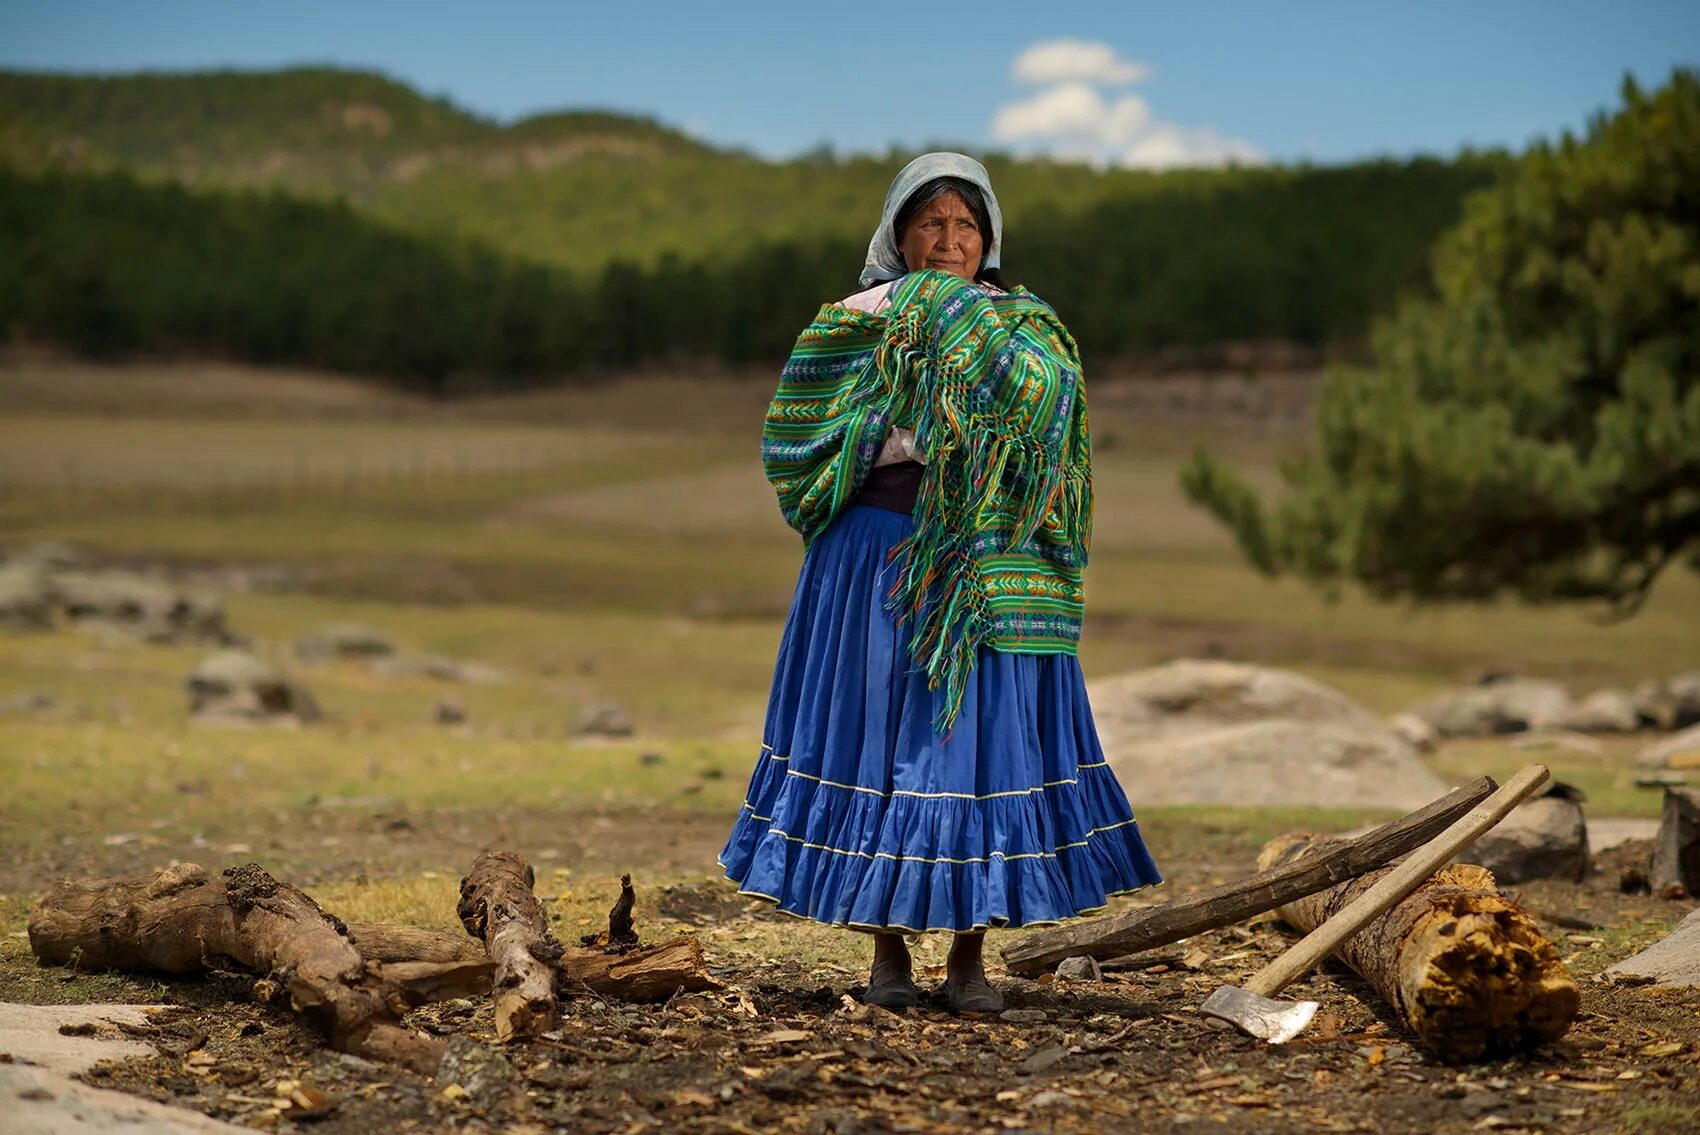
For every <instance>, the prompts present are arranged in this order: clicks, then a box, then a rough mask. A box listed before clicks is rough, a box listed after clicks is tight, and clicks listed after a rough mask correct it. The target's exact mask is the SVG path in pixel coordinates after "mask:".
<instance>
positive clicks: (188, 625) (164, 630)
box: [52, 571, 234, 646]
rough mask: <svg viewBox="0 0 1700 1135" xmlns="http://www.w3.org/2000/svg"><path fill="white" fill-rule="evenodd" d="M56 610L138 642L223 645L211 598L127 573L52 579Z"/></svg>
mask: <svg viewBox="0 0 1700 1135" xmlns="http://www.w3.org/2000/svg"><path fill="white" fill-rule="evenodd" d="M52 587H53V592H54V597H55V600H56V601H57V603H58V605H59V608H60V610H62V611H63V612H64V613H65V615H66V616H67V617H68V618H70V619H71V620H72V621H73V622H76V623H99V624H103V625H106V626H110V627H116V628H118V629H120V630H123V631H125V632H126V633H128V634H130V635H132V636H133V637H135V638H138V639H140V640H141V641H143V642H148V643H157V644H182V643H203V644H212V645H220V646H222V645H228V644H230V643H231V642H233V641H234V636H233V635H231V633H230V631H229V628H227V627H226V626H225V621H224V606H223V604H222V603H220V602H219V600H218V598H217V596H214V595H211V594H208V593H206V592H200V591H186V590H183V589H181V588H178V587H174V586H173V585H171V584H170V583H167V582H165V581H164V580H159V579H153V578H151V577H149V576H145V575H140V574H137V573H136V572H129V571H98V572H97V571H65V572H57V573H55V574H54V575H53V576H52Z"/></svg>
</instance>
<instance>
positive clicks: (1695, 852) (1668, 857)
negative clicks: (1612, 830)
mask: <svg viewBox="0 0 1700 1135" xmlns="http://www.w3.org/2000/svg"><path fill="white" fill-rule="evenodd" d="M1652 880H1653V891H1654V892H1655V893H1659V892H1663V891H1665V890H1666V888H1670V887H1681V888H1682V889H1683V890H1685V891H1687V892H1688V893H1689V894H1690V895H1700V789H1693V788H1667V789H1665V811H1664V816H1663V818H1661V819H1660V821H1659V834H1658V836H1657V837H1655V839H1654V840H1653V871H1652Z"/></svg>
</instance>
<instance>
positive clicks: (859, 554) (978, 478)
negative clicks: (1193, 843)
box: [720, 153, 1159, 1012]
mask: <svg viewBox="0 0 1700 1135" xmlns="http://www.w3.org/2000/svg"><path fill="white" fill-rule="evenodd" d="M1002 227H1003V221H1002V216H1001V214H1000V213H999V211H998V203H997V198H996V197H995V196H993V194H992V186H991V181H990V179H989V178H988V177H987V175H986V171H985V168H984V167H982V166H981V165H980V163H979V162H976V161H974V160H973V159H971V158H968V157H964V156H963V155H961V154H945V153H941V154H927V155H924V156H922V157H920V158H917V159H915V160H914V161H913V162H911V163H909V165H908V166H906V167H904V169H903V171H902V172H900V173H899V174H898V175H897V179H896V180H895V181H894V182H892V186H891V190H890V191H889V192H888V193H887V194H886V200H885V210H884V213H883V215H882V216H881V217H880V223H879V227H878V229H876V230H875V232H874V236H873V240H872V241H871V242H870V243H869V245H868V257H867V264H866V267H865V268H864V269H863V271H862V276H861V286H862V287H863V288H864V289H865V290H862V291H859V292H857V293H856V294H854V295H852V296H850V297H849V298H847V299H845V300H843V301H842V302H840V303H837V304H829V305H827V306H825V307H823V308H822V309H821V311H820V314H819V315H818V316H816V317H815V321H814V323H812V324H811V325H810V326H809V327H808V329H807V330H805V331H804V332H803V334H802V337H801V338H800V339H799V340H798V342H797V347H796V350H795V352H794V353H793V355H792V357H791V360H790V362H789V363H788V364H787V365H786V368H785V371H784V373H783V375H782V377H781V379H780V384H779V391H778V393H777V395H776V396H775V398H774V400H773V403H772V405H771V407H770V408H769V410H768V413H767V419H766V425H765V430H764V435H763V445H762V456H763V461H764V464H765V465H766V469H767V475H768V479H769V481H770V482H771V483H772V484H773V486H774V488H775V490H776V491H777V492H778V494H779V503H780V508H781V511H783V512H784V514H785V518H786V520H787V521H788V522H789V523H790V524H791V525H792V527H794V528H796V529H797V530H798V531H799V532H800V533H801V534H802V536H803V540H804V542H805V547H806V551H805V554H804V557H803V567H802V574H801V577H800V578H799V580H798V582H797V590H796V594H795V596H794V598H793V599H792V603H791V610H790V615H789V617H788V618H787V620H786V624H785V632H784V637H783V639H782V641H781V643H780V647H779V662H778V666H777V667H776V669H775V672H774V679H773V689H772V693H771V696H770V699H769V702H768V709H767V720H766V726H765V730H766V734H765V737H764V738H763V740H764V744H763V745H762V752H761V756H760V758H759V759H758V761H757V764H756V768H755V772H754V775H753V776H752V777H751V780H750V787H749V793H748V796H747V798H746V799H745V801H744V806H743V809H742V811H741V812H740V813H739V816H738V820H737V822H736V824H735V825H734V827H733V829H732V834H731V838H730V839H728V841H727V843H726V848H725V850H724V851H723V852H722V853H721V857H720V862H721V865H722V866H723V867H724V868H725V870H726V874H727V876H728V877H729V878H731V879H732V880H734V881H735V882H737V883H738V884H739V887H740V890H741V891H743V892H744V893H746V894H752V895H758V896H761V897H764V898H767V899H771V900H773V901H774V902H776V903H778V904H779V908H780V909H781V910H784V911H787V912H789V913H791V914H797V915H802V916H804V917H808V918H812V919H815V920H816V921H819V922H823V923H827V924H829V925H833V926H844V927H852V928H855V929H857V930H862V931H869V932H872V934H873V937H874V958H873V968H872V972H871V974H870V978H869V986H868V991H867V993H866V995H865V1000H866V1001H868V1002H869V1003H872V1004H878V1005H883V1006H886V1007H888V1008H901V1007H905V1006H910V1005H914V1004H915V1003H916V1001H917V991H916V988H915V984H914V981H913V979H912V977H911V969H910V959H909V952H908V949H907V947H906V945H905V942H904V935H910V934H919V933H922V932H924V931H928V930H948V931H950V932H952V933H953V934H954V939H953V941H952V945H951V951H950V958H949V965H948V967H947V976H946V980H945V983H944V987H943V990H942V993H943V999H944V1001H945V1003H946V1004H947V1005H948V1006H949V1008H950V1009H952V1010H953V1011H956V1012H995V1011H997V1010H999V1009H1001V1008H1002V1005H1003V1000H1002V997H1001V995H1000V994H999V993H998V991H997V990H996V989H995V988H993V987H992V986H991V985H990V983H989V982H988V981H987V979H986V971H985V966H984V963H983V960H982V954H981V947H982V944H983V942H984V934H985V930H986V929H987V928H988V927H993V926H997V927H1013V926H1031V925H1035V924H1040V923H1050V922H1056V921H1058V920H1060V919H1064V918H1068V917H1071V916H1073V915H1077V914H1081V913H1084V912H1087V911H1091V910H1094V909H1097V908H1099V907H1102V906H1103V905H1104V902H1105V900H1106V899H1107V898H1108V897H1109V896H1110V895H1113V894H1118V893H1122V892H1125V891H1130V890H1134V889H1137V888H1139V887H1143V886H1146V885H1148V884H1151V883H1156V882H1158V881H1159V878H1158V874H1157V868H1156V865H1155V864H1154V863H1153V862H1152V860H1151V857H1150V855H1148V854H1147V853H1146V850H1145V846H1144V844H1143V843H1142V842H1141V840H1140V836H1139V829H1138V826H1137V825H1136V824H1135V822H1134V819H1133V814H1132V812H1131V810H1130V809H1129V807H1128V802H1127V798H1126V797H1125V796H1124V795H1123V793H1122V790H1121V788H1120V786H1119V785H1118V784H1117V783H1116V779H1115V776H1114V774H1113V773H1111V771H1110V769H1109V767H1108V766H1107V765H1106V763H1105V760H1104V753H1103V749H1102V748H1101V747H1100V745H1099V743H1098V737H1097V732H1096V730H1095V729H1094V728H1093V724H1092V712H1091V708H1090V706H1089V705H1088V703H1087V699H1086V690H1085V685H1084V683H1083V681H1082V678H1081V672H1080V662H1079V659H1078V657H1077V655H1076V646H1077V643H1078V641H1079V637H1080V620H1081V613H1082V603H1083V594H1082V573H1083V570H1084V568H1085V566H1086V548H1087V540H1088V534H1089V532H1090V529H1091V513H1092V495H1091V486H1092V469H1091V446H1090V441H1089V439H1088V435H1087V427H1086V403H1085V399H1084V391H1083V388H1082V385H1081V373H1080V362H1079V359H1078V357H1077V355H1076V351H1075V345H1074V340H1073V339H1072V338H1071V337H1070V336H1069V333H1068V330H1067V329H1066V328H1065V327H1064V326H1063V325H1062V322H1061V321H1060V320H1059V319H1058V318H1057V316H1056V313H1055V312H1053V311H1052V310H1051V308H1050V307H1049V306H1048V305H1046V304H1045V303H1043V302H1042V301H1041V300H1039V299H1037V298H1036V297H1035V296H1033V295H1032V294H1031V293H1029V292H1027V291H1026V290H1025V289H1023V288H1019V287H1015V288H1007V287H1006V286H1005V285H1004V283H1003V280H1002V277H1001V275H1000V273H999V268H998V265H999V261H1000V254H1001V253H1002V250H1003V233H1002Z"/></svg>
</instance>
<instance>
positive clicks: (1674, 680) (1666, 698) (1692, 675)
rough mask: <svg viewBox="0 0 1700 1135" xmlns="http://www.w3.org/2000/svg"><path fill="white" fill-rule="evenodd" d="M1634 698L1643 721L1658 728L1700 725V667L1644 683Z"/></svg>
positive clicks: (1636, 691) (1638, 687)
mask: <svg viewBox="0 0 1700 1135" xmlns="http://www.w3.org/2000/svg"><path fill="white" fill-rule="evenodd" d="M1634 701H1635V709H1636V712H1637V713H1639V714H1640V716H1641V719H1642V721H1643V722H1644V723H1645V724H1647V725H1650V726H1652V727H1653V728H1655V729H1686V728H1688V727H1689V726H1690V725H1700V670H1689V671H1687V672H1685V673H1682V674H1676V675H1673V676H1672V677H1669V678H1666V679H1665V680H1664V681H1662V682H1658V681H1653V682H1643V683H1641V685H1639V686H1637V687H1636V689H1635V696H1634Z"/></svg>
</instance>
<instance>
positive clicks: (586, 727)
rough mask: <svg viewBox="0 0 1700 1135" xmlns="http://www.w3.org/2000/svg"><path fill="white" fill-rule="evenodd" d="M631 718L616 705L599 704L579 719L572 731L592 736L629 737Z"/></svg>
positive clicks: (631, 729)
mask: <svg viewBox="0 0 1700 1135" xmlns="http://www.w3.org/2000/svg"><path fill="white" fill-rule="evenodd" d="M633 731H634V730H633V727H632V719H631V718H630V717H628V716H626V711H625V710H623V709H621V708H620V707H619V706H617V705H605V706H600V707H598V708H597V709H593V710H591V711H590V712H589V713H587V714H585V715H584V717H583V718H581V719H580V720H579V723H578V725H577V726H576V727H575V728H574V730H573V732H575V733H582V734H586V735H588V736H593V737H630V736H631V735H632V733H633Z"/></svg>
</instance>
